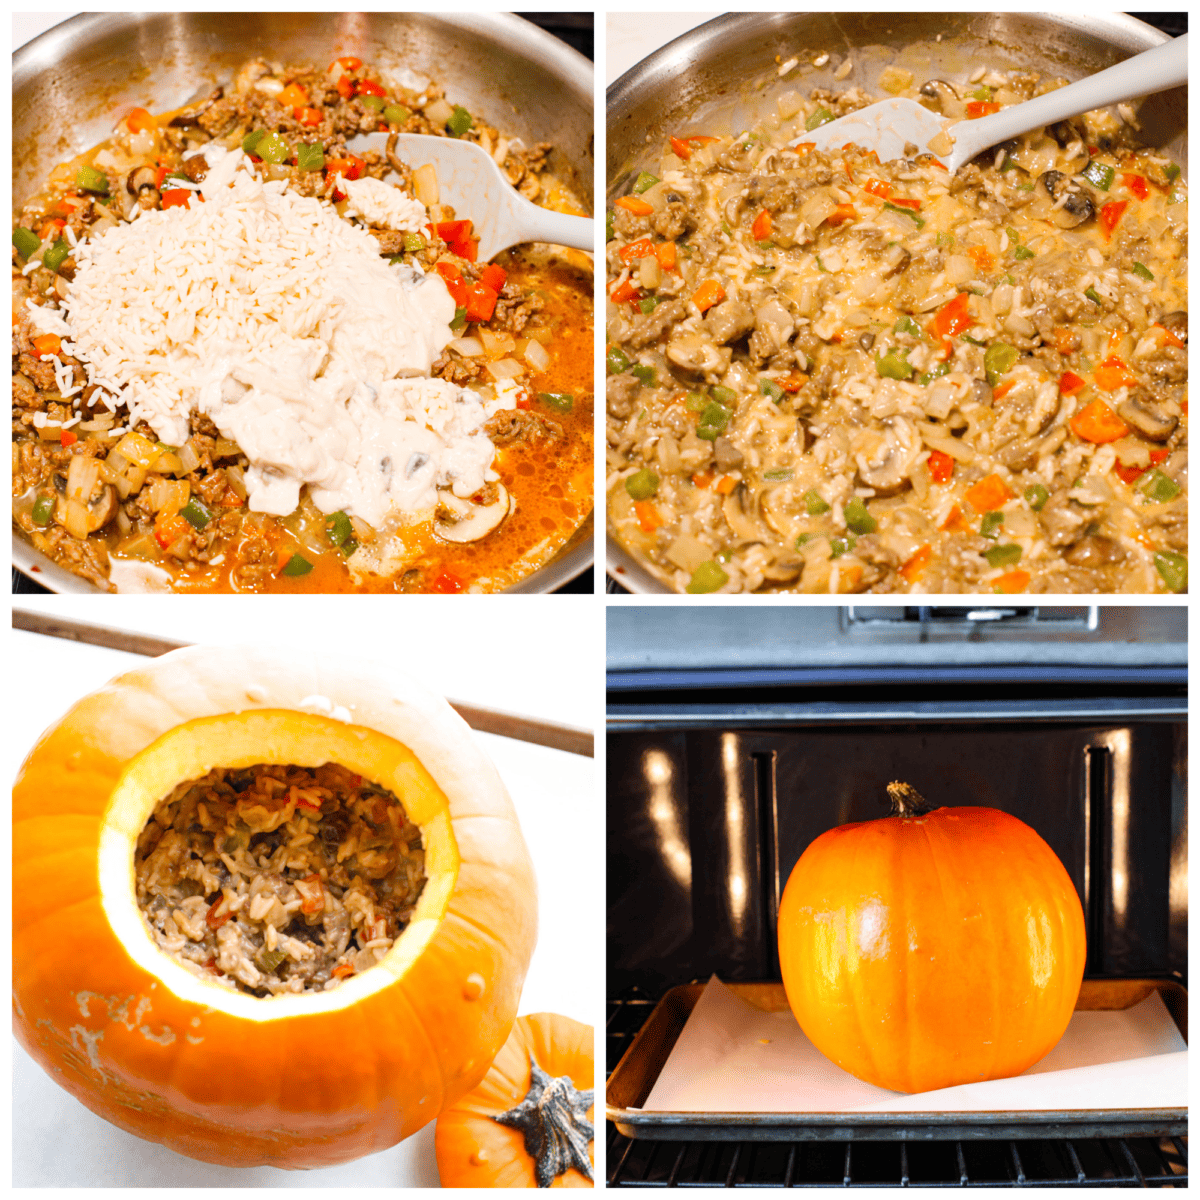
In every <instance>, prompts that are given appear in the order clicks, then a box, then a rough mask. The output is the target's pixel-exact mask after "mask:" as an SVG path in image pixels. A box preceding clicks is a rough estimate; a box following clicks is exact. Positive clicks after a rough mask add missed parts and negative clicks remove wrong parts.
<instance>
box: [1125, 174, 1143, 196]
mask: <svg viewBox="0 0 1200 1200" xmlns="http://www.w3.org/2000/svg"><path fill="white" fill-rule="evenodd" d="M1121 182H1122V183H1123V184H1124V185H1125V186H1126V187H1127V188H1128V189H1129V190H1130V191H1131V192H1132V193H1133V194H1134V195H1135V196H1136V197H1137V198H1138V199H1139V200H1145V199H1146V198H1147V197H1148V196H1149V195H1150V189H1149V188H1148V187H1147V186H1146V181H1145V179H1144V178H1142V176H1141V175H1125V174H1122V175H1121Z"/></svg>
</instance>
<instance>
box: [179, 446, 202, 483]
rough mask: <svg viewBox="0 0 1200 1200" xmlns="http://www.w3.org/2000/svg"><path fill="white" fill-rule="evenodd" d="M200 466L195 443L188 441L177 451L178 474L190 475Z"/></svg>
mask: <svg viewBox="0 0 1200 1200" xmlns="http://www.w3.org/2000/svg"><path fill="white" fill-rule="evenodd" d="M199 465H200V455H199V453H198V452H197V450H196V446H195V443H193V442H192V441H191V439H189V440H188V441H187V442H186V443H185V444H184V445H183V447H182V448H181V449H180V451H179V467H180V474H183V475H190V474H191V473H192V472H193V471H194V470H195V469H196V468H197V467H198V466H199Z"/></svg>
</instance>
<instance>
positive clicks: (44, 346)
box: [33, 333, 62, 358]
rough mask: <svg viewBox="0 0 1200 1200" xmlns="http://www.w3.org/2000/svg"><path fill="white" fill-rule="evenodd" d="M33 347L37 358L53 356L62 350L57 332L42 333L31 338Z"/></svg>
mask: <svg viewBox="0 0 1200 1200" xmlns="http://www.w3.org/2000/svg"><path fill="white" fill-rule="evenodd" d="M33 348H34V349H35V350H36V351H37V356H38V358H53V357H54V356H55V355H56V354H58V353H59V352H60V351H61V350H62V339H61V338H60V337H59V336H58V334H57V333H43V334H42V335H41V336H40V337H35V338H34V339H33Z"/></svg>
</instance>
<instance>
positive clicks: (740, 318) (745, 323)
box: [704, 300, 754, 345]
mask: <svg viewBox="0 0 1200 1200" xmlns="http://www.w3.org/2000/svg"><path fill="white" fill-rule="evenodd" d="M704 328H705V330H706V331H707V332H708V333H709V335H710V336H711V337H712V339H713V341H714V342H717V343H718V344H719V345H723V344H725V343H726V342H736V341H737V340H738V338H740V337H744V336H745V335H746V334H748V333H749V332H750V330H751V329H753V328H754V313H753V311H752V310H751V308H750V305H748V304H747V303H746V302H745V301H744V300H724V301H722V302H721V303H720V304H718V305H717V306H716V307H715V308H710V309H709V310H708V312H707V313H706V314H705V317H704Z"/></svg>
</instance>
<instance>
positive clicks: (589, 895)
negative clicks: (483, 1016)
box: [4, 596, 604, 1187]
mask: <svg viewBox="0 0 1200 1200" xmlns="http://www.w3.org/2000/svg"><path fill="white" fill-rule="evenodd" d="M455 599H456V601H465V603H445V602H439V601H438V600H437V599H436V598H431V597H417V596H414V597H403V598H399V597H390V596H389V597H370V596H367V597H354V598H353V600H352V601H350V602H349V603H347V602H346V600H340V601H339V600H337V599H335V598H331V597H323V596H313V597H306V596H295V597H290V598H289V601H290V602H289V603H288V604H286V605H278V604H273V603H270V602H269V601H268V602H267V603H265V604H264V603H256V601H260V600H261V598H260V597H251V596H237V597H229V596H213V597H202V596H188V597H174V598H173V599H172V601H171V603H170V604H169V605H164V604H163V603H162V602H161V598H160V597H157V596H126V597H121V598H120V603H119V605H116V604H111V605H110V604H105V603H104V602H103V601H101V602H100V603H97V601H96V600H95V598H94V597H85V596H80V597H68V596H58V597H40V596H30V597H21V598H20V599H19V600H18V602H17V607H19V608H24V609H31V610H37V611H42V612H47V613H51V614H53V615H55V616H59V617H65V618H69V619H74V620H80V621H91V622H101V623H104V624H108V625H113V626H118V627H121V628H125V629H130V630H135V631H137V632H139V633H147V634H154V635H157V636H161V637H167V638H173V639H175V640H179V641H195V642H203V641H209V642H222V641H224V642H238V643H245V642H249V643H253V644H266V643H277V644H280V645H281V646H284V647H286V646H289V645H290V646H298V645H306V644H312V643H313V642H316V643H317V644H319V645H320V646H321V647H322V648H323V649H325V650H326V651H332V652H334V653H338V654H344V655H345V656H346V657H353V658H358V659H362V660H365V661H374V662H378V663H382V664H386V665H387V666H389V667H391V668H394V669H398V670H404V671H406V672H408V673H409V674H411V675H412V676H414V677H415V678H416V679H418V680H420V681H421V682H422V683H424V684H426V685H427V686H429V687H432V688H434V689H436V690H438V691H440V692H442V693H443V694H445V695H448V696H451V697H453V698H455V699H460V700H464V701H469V702H473V703H475V704H480V705H484V706H487V707H491V708H501V709H505V710H508V711H511V712H516V713H525V714H529V715H532V716H539V717H543V718H549V719H552V720H557V721H561V722H565V723H567V724H572V725H578V726H584V727H588V728H597V727H598V723H599V718H600V715H601V705H602V703H603V687H602V674H601V672H602V658H601V653H602V652H601V642H600V631H599V622H598V621H597V619H596V618H597V616H598V614H597V613H595V612H594V603H593V602H592V601H591V600H589V598H587V597H583V596H581V597H573V596H560V597H556V598H555V599H553V600H546V601H542V600H540V599H533V598H530V597H521V596H512V597H508V596H488V597H482V596H480V597H475V596H466V597H456V598H455ZM480 600H482V601H483V602H484V603H483V604H479V603H477V601H480ZM431 601H432V602H431ZM144 662H145V660H144V659H142V658H140V657H138V656H136V655H130V654H124V653H119V652H116V651H112V650H105V649H101V648H98V647H94V646H85V645H80V644H78V643H75V642H69V641H62V640H57V639H52V638H47V637H42V636H40V635H37V634H29V633H11V634H10V635H9V642H8V654H7V656H6V666H7V668H8V670H7V672H6V674H7V677H8V678H10V679H12V678H15V679H21V680H23V681H24V682H23V684H22V688H21V702H20V704H19V705H18V704H13V705H10V706H9V712H8V731H7V732H8V736H7V737H6V738H5V742H4V753H5V755H6V756H7V759H8V767H9V775H10V777H11V776H13V775H15V774H16V771H17V769H18V766H19V764H20V761H21V760H22V759H23V758H24V756H25V754H26V753H27V752H28V750H29V748H30V747H31V746H32V745H33V743H34V741H35V740H36V738H37V737H38V735H39V734H40V733H41V732H42V731H43V730H44V729H45V728H46V726H47V725H49V724H51V723H52V722H53V721H55V720H56V719H57V718H58V717H59V716H60V715H61V714H62V713H63V712H64V711H65V710H66V709H67V708H68V707H69V706H70V705H71V704H72V703H74V702H75V701H76V700H77V699H78V698H80V697H81V696H83V695H85V694H86V693H88V692H90V691H92V690H93V689H95V688H96V687H98V686H100V685H101V684H103V683H104V682H105V681H106V680H108V679H109V678H111V677H112V676H113V675H116V674H119V673H120V672H122V671H124V670H128V669H130V668H131V667H133V666H135V665H137V664H139V663H144ZM475 736H476V737H477V739H478V741H479V744H480V746H481V747H483V749H484V750H485V752H486V753H487V754H488V755H490V756H491V758H492V760H493V761H494V762H495V764H496V766H497V768H498V769H499V771H500V774H501V776H502V777H503V779H504V781H505V783H506V785H507V787H508V790H509V792H510V794H511V795H512V798H513V803H514V804H515V805H516V808H517V812H518V815H519V817H520V820H521V827H522V829H523V831H524V833H525V838H526V841H527V842H528V844H529V849H530V853H531V854H532V856H533V861H534V864H535V867H536V870H537V877H538V892H539V922H540V924H539V936H538V948H537V950H536V951H535V953H534V957H533V962H532V965H531V966H530V970H529V975H528V977H527V979H526V981H525V989H524V992H523V994H522V997H521V1007H520V1011H521V1012H522V1013H532V1012H543V1011H549V1012H559V1013H564V1014H565V1015H567V1016H571V1017H574V1018H576V1019H577V1020H581V1021H585V1022H587V1023H589V1024H591V1025H594V1026H595V1027H597V1028H600V1026H601V1024H602V1021H601V1017H602V1009H603V995H604V975H603V970H604V969H603V965H602V964H603V955H602V953H601V951H600V947H601V946H602V945H603V931H602V925H601V921H600V916H599V913H600V897H602V896H603V894H604V888H603V877H602V862H603V838H602V821H601V815H600V814H601V812H602V806H601V802H600V797H599V792H598V782H597V774H596V772H595V771H594V769H593V762H592V760H591V759H586V758H581V757H579V756H577V755H572V754H565V753H561V752H559V751H555V750H546V749H543V748H542V747H539V746H533V745H529V744H527V743H523V742H516V741H511V740H508V739H506V738H499V737H492V736H489V735H486V734H477V735H475ZM12 1145H13V1177H12V1182H13V1186H14V1187H154V1186H191V1187H239V1186H240V1187H339V1186H354V1187H405V1186H408V1187H415V1186H436V1185H437V1170H436V1166H435V1164H434V1156H433V1125H432V1124H430V1125H428V1126H426V1128H425V1129H423V1130H421V1131H420V1132H419V1133H417V1134H416V1135H414V1136H413V1137H411V1138H409V1139H408V1140H407V1141H405V1142H402V1143H401V1144H400V1145H399V1146H395V1147H393V1148H392V1149H391V1150H388V1151H385V1152H383V1153H381V1154H376V1155H373V1156H371V1157H369V1158H367V1159H361V1160H359V1161H358V1162H356V1163H352V1164H347V1165H345V1166H342V1167H331V1168H327V1169H324V1170H317V1171H283V1170H279V1169H277V1168H274V1167H260V1168H254V1169H238V1168H227V1167H216V1166H210V1165H208V1164H206V1163H199V1162H193V1161H192V1160H191V1159H188V1158H184V1157H182V1156H180V1155H178V1154H175V1153H174V1152H173V1151H170V1150H167V1149H164V1148H163V1147H162V1146H158V1145H155V1144H153V1143H150V1142H145V1141H142V1140H141V1139H140V1138H136V1137H133V1136H132V1135H130V1134H127V1133H124V1132H123V1131H122V1130H119V1129H117V1128H116V1127H115V1126H112V1125H109V1124H108V1123H107V1122H105V1121H102V1120H101V1119H100V1118H99V1117H96V1116H93V1115H92V1113H91V1112H89V1111H88V1110H87V1109H86V1108H84V1107H83V1105H81V1104H79V1103H78V1102H77V1101H76V1100H75V1099H74V1098H73V1097H71V1096H70V1095H68V1093H67V1092H65V1091H63V1090H62V1089H61V1088H60V1087H58V1085H57V1084H55V1083H53V1082H52V1081H51V1080H50V1078H49V1077H48V1076H47V1075H46V1074H44V1072H43V1071H42V1070H41V1068H40V1067H38V1066H37V1065H36V1064H35V1063H34V1062H33V1060H32V1059H30V1058H29V1057H28V1056H27V1055H26V1054H25V1053H24V1051H22V1050H21V1049H20V1048H19V1047H17V1046H16V1045H15V1044H14V1053H13V1143H12Z"/></svg>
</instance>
